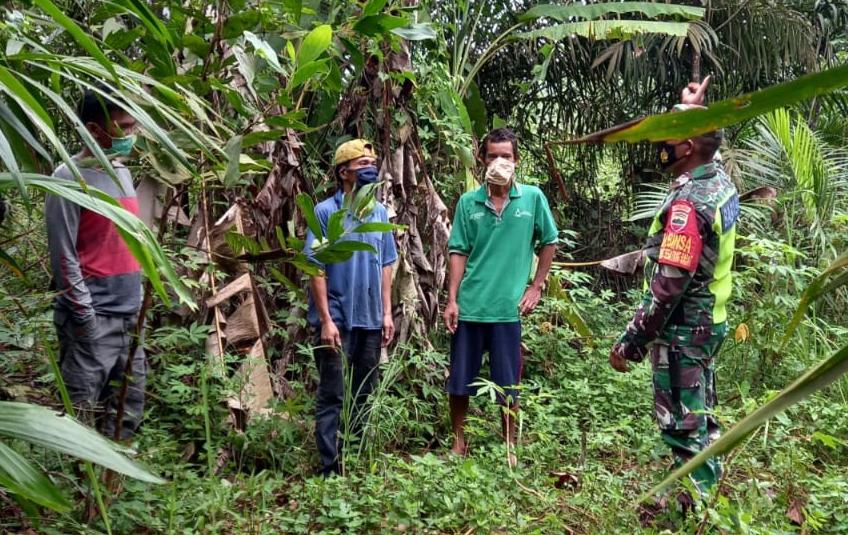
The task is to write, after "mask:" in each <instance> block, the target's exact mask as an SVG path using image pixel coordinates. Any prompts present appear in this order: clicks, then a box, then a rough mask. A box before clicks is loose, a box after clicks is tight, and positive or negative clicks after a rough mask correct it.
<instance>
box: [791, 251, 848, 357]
mask: <svg viewBox="0 0 848 535" xmlns="http://www.w3.org/2000/svg"><path fill="white" fill-rule="evenodd" d="M846 269H848V252H846V253H843V254H842V255H841V256H840V257H839V258H837V259H836V260H834V261H833V263H832V264H831V265H830V266H829V267H828V268H827V269H826V270H824V272H823V273H822V274H821V275H819V276H818V277H816V278H815V279H813V281H812V282H811V283H810V284H809V286H807V289H806V290H804V293H803V294H802V295H801V302H800V303H799V304H798V308H796V309H795V313H794V314H793V315H792V319H791V320H790V321H789V325H788V327H787V328H786V333H785V334H784V335H783V341H782V342H781V347H786V344H788V343H789V341H790V340H791V339H792V336H793V335H794V334H795V330H796V329H797V328H798V325H800V324H801V321H803V319H804V316H805V315H806V314H807V309H809V308H810V305H811V304H812V303H813V301H815V300H816V299H818V298H819V297H821V296H822V295H824V294H825V293H828V292H830V291H833V290H835V289H836V288H837V287H839V286H843V285H845V283H846V279H845V273H846V272H844V270H846ZM840 272H842V275H841V276H840V277H837V278H836V280H834V281H833V282H834V283H836V284H828V283H829V282H830V281H831V279H832V278H833V276H834V275H836V274H837V273H840Z"/></svg>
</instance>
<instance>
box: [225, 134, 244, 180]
mask: <svg viewBox="0 0 848 535" xmlns="http://www.w3.org/2000/svg"><path fill="white" fill-rule="evenodd" d="M224 150H225V151H226V153H227V170H226V172H225V173H224V185H225V186H227V187H228V188H230V187H233V186H234V185H235V184H236V182H237V181H238V179H239V176H240V175H239V158H240V157H241V136H233V137H232V138H231V139H230V140H229V141H227V146H226V147H225V148H224Z"/></svg>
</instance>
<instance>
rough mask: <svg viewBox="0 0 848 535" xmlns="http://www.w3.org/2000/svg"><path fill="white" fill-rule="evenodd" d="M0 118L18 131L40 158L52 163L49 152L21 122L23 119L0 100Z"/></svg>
mask: <svg viewBox="0 0 848 535" xmlns="http://www.w3.org/2000/svg"><path fill="white" fill-rule="evenodd" d="M0 119H3V120H4V121H5V122H6V124H8V125H9V126H10V127H11V128H12V129H14V130H15V132H17V133H18V135H19V136H21V138H22V139H23V140H24V141H25V142H26V143H27V145H29V146H30V147H32V148H33V150H35V152H37V153H38V154H39V155H41V157H42V158H44V159H45V160H46V161H48V162H49V163H51V164H52V163H53V158H52V157H51V156H50V153H49V152H47V149H45V148H44V146H43V145H42V144H41V143H40V142H39V141H38V140H37V139H35V136H33V135H32V132H30V130H29V128H27V126H26V125H25V124H24V123H23V121H21V120H20V118H18V116H17V115H15V113H14V112H13V111H12V110H11V109H10V108H9V106H8V105H7V104H6V103H5V102H2V101H0Z"/></svg>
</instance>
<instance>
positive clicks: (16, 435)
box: [0, 401, 165, 483]
mask: <svg viewBox="0 0 848 535" xmlns="http://www.w3.org/2000/svg"><path fill="white" fill-rule="evenodd" d="M0 436H4V437H9V438H12V439H18V440H24V441H26V442H29V443H30V444H34V445H36V446H40V447H43V448H47V449H50V450H53V451H58V452H59V453H64V454H66V455H70V456H72V457H76V458H77V459H82V460H84V461H90V462H93V463H96V464H99V465H101V466H105V467H106V468H108V469H109V470H113V471H115V472H119V473H121V474H124V475H127V476H130V477H132V478H135V479H138V480H140V481H146V482H148V483H164V482H165V481H164V480H163V479H161V478H159V477H157V476H155V475H153V474H151V473H150V472H149V471H148V470H147V469H145V468H144V467H142V466H141V465H139V464H138V463H136V462H135V461H132V460H130V459H129V458H128V457H126V456H125V455H123V454H122V453H120V450H119V447H118V446H117V445H116V444H114V443H112V442H109V441H108V440H106V438H104V437H103V436H102V435H100V434H99V433H97V432H96V431H94V430H92V429H89V428H87V427H85V426H84V425H82V424H80V423H79V422H77V421H76V420H74V419H73V418H71V417H69V416H67V415H60V414H59V413H56V412H53V411H52V410H50V409H47V408H45V407H40V406H38V405H31V404H29V403H18V402H15V401H0Z"/></svg>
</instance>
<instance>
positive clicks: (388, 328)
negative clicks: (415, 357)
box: [383, 312, 395, 347]
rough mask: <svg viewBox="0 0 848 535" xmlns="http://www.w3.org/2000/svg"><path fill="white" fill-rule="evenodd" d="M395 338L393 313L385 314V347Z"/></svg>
mask: <svg viewBox="0 0 848 535" xmlns="http://www.w3.org/2000/svg"><path fill="white" fill-rule="evenodd" d="M394 337H395V320H394V319H393V318H392V313H391V312H389V313H388V314H383V347H387V346H388V345H389V344H390V343H391V342H392V339H393V338H394Z"/></svg>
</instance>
